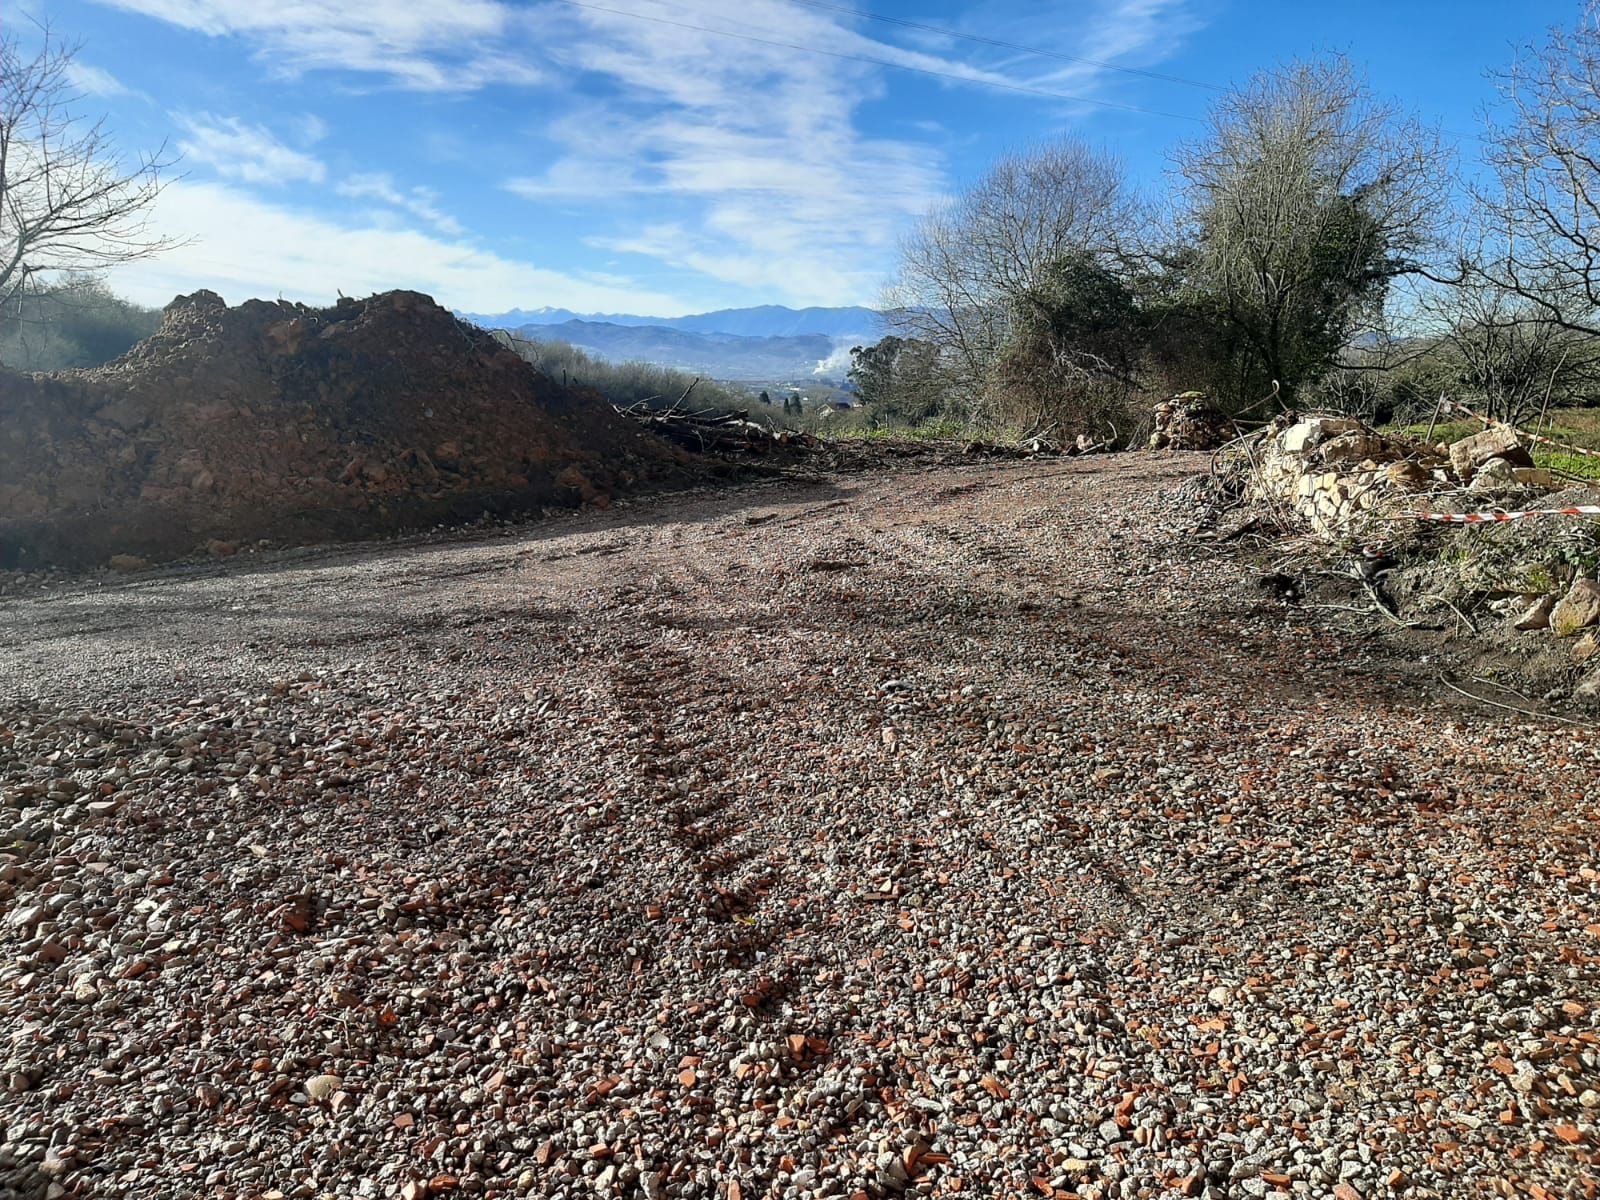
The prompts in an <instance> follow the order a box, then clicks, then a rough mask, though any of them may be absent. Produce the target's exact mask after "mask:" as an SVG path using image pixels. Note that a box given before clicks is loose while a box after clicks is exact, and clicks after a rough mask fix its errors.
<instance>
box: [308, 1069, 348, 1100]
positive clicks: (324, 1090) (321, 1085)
mask: <svg viewBox="0 0 1600 1200" xmlns="http://www.w3.org/2000/svg"><path fill="white" fill-rule="evenodd" d="M343 1082H344V1080H342V1079H340V1078H339V1077H338V1076H337V1075H313V1076H312V1077H311V1078H310V1079H308V1080H306V1095H307V1096H310V1097H311V1100H312V1102H313V1103H315V1104H321V1103H322V1102H323V1101H325V1100H327V1099H329V1098H330V1097H331V1096H332V1095H333V1094H334V1093H335V1092H337V1091H338V1090H339V1086H340V1084H342V1083H343Z"/></svg>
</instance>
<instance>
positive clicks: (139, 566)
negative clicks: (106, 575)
mask: <svg viewBox="0 0 1600 1200" xmlns="http://www.w3.org/2000/svg"><path fill="white" fill-rule="evenodd" d="M106 566H108V567H110V568H111V569H112V570H113V571H118V572H121V573H123V574H127V573H128V572H130V571H143V570H145V569H146V568H148V567H149V566H150V560H149V559H147V558H140V557H139V556H138V555H137V554H113V555H112V556H111V557H110V558H109V559H107V560H106Z"/></svg>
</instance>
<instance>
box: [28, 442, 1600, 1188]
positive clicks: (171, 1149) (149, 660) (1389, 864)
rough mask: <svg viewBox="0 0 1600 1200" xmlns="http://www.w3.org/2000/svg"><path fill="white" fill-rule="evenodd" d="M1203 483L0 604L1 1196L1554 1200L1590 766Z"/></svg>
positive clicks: (1595, 745) (218, 577)
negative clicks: (1298, 599)
mask: <svg viewBox="0 0 1600 1200" xmlns="http://www.w3.org/2000/svg"><path fill="white" fill-rule="evenodd" d="M1204 465H1205V460H1204V459H1202V458H1200V457H1199V456H1194V455H1185V454H1176V453H1168V454H1159V455H1147V454H1129V455H1110V456H1099V457H1089V458H1083V459H1077V460H1071V461H1062V462H1053V463H1037V462H1035V463H1021V464H1007V465H995V464H992V463H989V464H977V465H973V466H968V467H962V468H956V467H940V468H936V469H931V470H920V471H912V472H905V473H899V474H894V475H889V476H881V477H862V476H856V477H851V478H848V479H844V478H834V479H831V480H823V481H813V482H810V483H793V482H786V483H783V484H776V485H763V486H759V487H747V488H744V489H742V490H738V491H733V492H721V493H707V492H701V493H694V494H688V495H678V496H675V497H670V498H663V499H656V500H651V501H649V502H648V503H643V504H634V505H628V506H624V507H619V508H616V509H613V510H612V511H609V512H603V513H602V512H591V513H585V514H581V515H578V516H573V517H569V518H565V519H561V520H557V521H553V522H547V523H544V524H536V525H526V526H519V527H510V528H506V529H502V530H498V531H494V532H491V533H489V534H486V535H481V536H474V537H461V538H458V539H453V540H448V541H444V542H436V543H423V542H410V543H404V542H402V543H398V544H391V545H387V546H383V547H366V548H355V549H350V548H347V549H340V550H332V551H324V552H317V553H314V554H302V555H300V556H298V557H290V556H280V557H273V556H271V555H268V556H263V557H261V558H258V559H257V560H255V561H253V562H251V563H249V564H246V563H245V562H243V561H240V560H235V561H232V562H229V563H227V564H219V565H206V566H203V567H186V568H175V569H170V570H168V571H166V572H164V573H152V574H149V575H144V576H139V577H135V578H130V579H126V580H118V581H116V582H114V583H111V584H107V583H104V582H95V581H92V580H89V581H78V582H73V583H66V584H59V585H54V586H51V587H48V588H45V589H42V590H33V591H30V592H27V593H26V594H23V595H20V596H13V597H11V598H9V599H7V600H5V601H4V602H3V607H0V642H3V664H4V666H3V672H4V673H3V675H0V695H3V696H5V697H6V699H5V701H4V706H3V711H0V805H3V807H0V834H3V835H4V843H3V848H0V1030H4V1044H3V1045H0V1055H3V1058H4V1061H3V1071H0V1085H3V1087H0V1119H3V1140H4V1146H3V1149H0V1194H3V1195H5V1196H13V1197H30V1198H32V1197H58V1196H96V1197H100V1196H140V1197H144V1196H152V1197H153V1196H162V1197H190V1196H193V1197H202V1196H205V1197H279V1196H292V1197H306V1198H313V1197H324V1196H326V1197H338V1198H341V1200H344V1198H352V1197H396V1196H398V1197H403V1198H405V1200H416V1198H418V1197H423V1196H439V1195H442V1196H454V1195H457V1194H459V1195H463V1196H480V1197H483V1196H502V1197H509V1196H512V1195H528V1196H539V1197H569V1198H577V1197H602V1198H603V1197H634V1196H644V1197H648V1198H651V1200H655V1198H658V1197H682V1198H685V1200H689V1198H695V1200H700V1198H716V1200H755V1198H757V1197H781V1198H785V1200H788V1198H800V1197H813V1196H818V1197H821V1196H835V1197H841V1198H842V1197H851V1196H862V1195H865V1196H869V1197H881V1196H893V1195H899V1194H905V1195H913V1196H963V1197H994V1196H1008V1197H1020V1196H1030V1195H1031V1196H1052V1197H1056V1198H1061V1197H1073V1196H1075V1197H1080V1198H1102V1200H1104V1198H1110V1197H1157V1196H1174V1195H1177V1196H1183V1195H1187V1196H1206V1197H1213V1198H1217V1197H1229V1198H1232V1197H1243V1196H1250V1197H1262V1196H1276V1195H1292V1196H1312V1197H1336V1198H1337V1200H1351V1198H1353V1197H1362V1198H1366V1200H1371V1198H1375V1197H1388V1196H1415V1197H1451V1198H1454V1197H1464V1196H1497V1195H1498V1196H1516V1197H1533V1198H1536V1200H1538V1198H1546V1197H1562V1198H1567V1197H1593V1196H1594V1195H1595V1193H1596V1190H1597V1186H1600V1184H1597V1181H1600V1169H1597V1166H1596V1162H1597V1155H1600V973H1597V966H1600V854H1597V848H1596V847H1597V838H1596V835H1595V830H1596V819H1597V816H1600V755H1597V751H1600V736H1597V735H1596V733H1595V731H1594V730H1592V729H1590V728H1587V727H1579V726H1566V727H1563V726H1558V725H1555V724H1552V723H1549V722H1545V721H1535V720H1529V719H1528V718H1525V717H1521V716H1518V715H1515V714H1511V713H1507V712H1504V711H1500V710H1496V709H1493V708H1489V707H1484V706H1474V705H1471V704H1469V703H1468V702H1467V701H1465V700H1463V699H1461V698H1460V697H1457V696H1455V695H1454V694H1452V693H1445V692H1443V691H1442V690H1440V689H1438V688H1436V687H1434V686H1433V684H1432V680H1433V675H1432V673H1431V668H1430V667H1429V666H1428V665H1427V664H1418V665H1413V664H1411V663H1408V662H1407V661H1405V660H1404V659H1400V658H1396V657H1394V656H1392V655H1390V654H1387V653H1386V652H1385V651H1383V650H1382V649H1381V648H1380V646H1381V643H1380V642H1378V641H1376V640H1371V639H1366V638H1363V637H1358V636H1355V635H1347V634H1344V633H1341V632H1339V631H1338V630H1336V629H1333V628H1331V627H1330V626H1328V625H1326V624H1322V623H1318V620H1317V617H1316V615H1315V614H1311V613H1307V612H1306V611H1304V610H1302V609H1295V608H1292V607H1287V606H1285V605H1283V604H1281V603H1280V602H1278V601H1277V600H1275V599H1272V598H1271V597H1269V596H1266V595H1264V594H1263V593H1262V592H1261V591H1260V590H1259V589H1258V588H1257V587H1256V586H1255V573H1254V572H1252V571H1246V570H1241V568H1240V566H1239V565H1238V563H1237V561H1236V560H1234V559H1232V558H1229V557H1225V556H1221V555H1217V554H1214V553H1212V552H1209V551H1204V550H1202V549H1200V548H1198V547H1197V546H1196V545H1195V544H1194V543H1193V542H1191V541H1186V540H1185V539H1184V538H1182V537H1181V536H1179V535H1178V530H1179V529H1180V528H1181V527H1183V526H1184V525H1185V524H1186V523H1188V522H1189V521H1190V520H1191V515H1190V514H1189V513H1187V512H1186V511H1185V502H1184V501H1183V499H1182V495H1183V492H1182V489H1181V488H1180V484H1181V483H1182V481H1183V480H1184V479H1185V478H1186V477H1188V476H1190V475H1191V474H1192V473H1193V472H1195V471H1196V470H1200V469H1203V468H1204Z"/></svg>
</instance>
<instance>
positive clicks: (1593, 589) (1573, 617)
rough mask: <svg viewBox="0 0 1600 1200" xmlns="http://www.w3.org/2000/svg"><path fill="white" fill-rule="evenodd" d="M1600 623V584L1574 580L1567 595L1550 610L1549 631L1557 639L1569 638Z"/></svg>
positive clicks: (1585, 580) (1587, 580)
mask: <svg viewBox="0 0 1600 1200" xmlns="http://www.w3.org/2000/svg"><path fill="white" fill-rule="evenodd" d="M1597 623H1600V583H1596V582H1595V581H1594V580H1592V579H1575V580H1573V582H1572V586H1571V587H1570V588H1568V589H1567V594H1566V595H1565V596H1563V597H1561V599H1560V600H1558V601H1557V602H1556V605H1555V607H1554V608H1553V609H1551V610H1550V631H1551V632H1552V633H1554V634H1555V635H1556V636H1557V637H1571V636H1572V635H1573V634H1575V633H1577V632H1578V631H1579V630H1580V629H1586V628H1588V627H1589V626H1590V625H1594V624H1597Z"/></svg>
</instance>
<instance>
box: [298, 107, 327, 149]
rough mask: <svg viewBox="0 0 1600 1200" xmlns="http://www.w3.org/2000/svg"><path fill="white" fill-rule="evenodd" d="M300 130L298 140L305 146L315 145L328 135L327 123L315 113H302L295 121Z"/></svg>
mask: <svg viewBox="0 0 1600 1200" xmlns="http://www.w3.org/2000/svg"><path fill="white" fill-rule="evenodd" d="M295 124H296V126H297V127H298V129H299V131H300V140H301V141H302V142H303V143H305V144H306V145H307V146H315V145H316V144H317V143H318V142H320V141H322V140H323V139H325V138H326V137H327V136H328V133H329V129H328V123H327V122H326V121H324V120H323V119H322V118H321V117H319V116H317V114H316V113H302V114H301V115H300V117H299V119H298V120H297V121H296V122H295Z"/></svg>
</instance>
